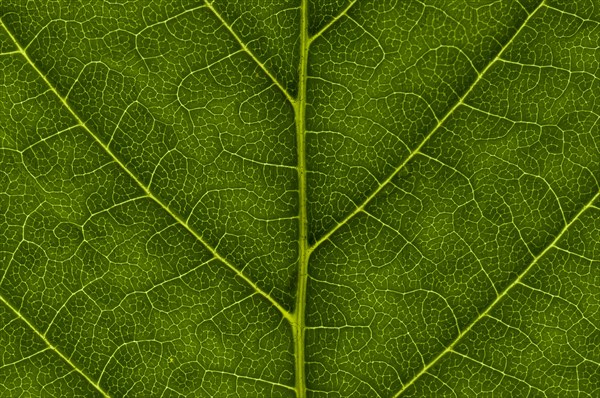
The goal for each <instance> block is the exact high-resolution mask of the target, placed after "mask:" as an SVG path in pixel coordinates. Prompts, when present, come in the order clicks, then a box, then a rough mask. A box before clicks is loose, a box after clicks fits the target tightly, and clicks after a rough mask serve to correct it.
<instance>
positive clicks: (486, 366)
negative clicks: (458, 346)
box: [452, 351, 546, 395]
mask: <svg viewBox="0 0 600 398" xmlns="http://www.w3.org/2000/svg"><path fill="white" fill-rule="evenodd" d="M452 353H453V354H456V355H458V356H460V357H463V358H465V359H466V360H468V361H471V362H474V363H476V364H478V365H480V366H483V367H484V368H488V369H490V370H493V371H494V372H498V373H500V374H501V375H503V376H505V377H508V378H509V379H513V380H517V381H520V382H521V383H524V384H527V385H528V386H529V387H531V388H532V389H534V390H537V391H539V392H541V393H542V394H544V395H546V394H545V392H544V391H543V390H541V389H539V388H538V387H535V386H533V385H531V384H529V382H527V381H525V380H523V379H520V378H518V377H517V376H513V375H511V374H509V373H506V372H505V371H503V370H500V369H496V368H495V367H493V366H490V365H488V364H487V363H485V362H481V361H478V360H476V359H475V358H471V357H470V356H468V355H465V354H463V353H460V352H457V351H452Z"/></svg>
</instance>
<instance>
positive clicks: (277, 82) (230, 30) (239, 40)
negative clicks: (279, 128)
mask: <svg viewBox="0 0 600 398" xmlns="http://www.w3.org/2000/svg"><path fill="white" fill-rule="evenodd" d="M205 3H206V6H207V7H208V8H209V9H210V10H211V11H212V13H213V14H214V15H215V16H216V17H217V18H218V19H219V21H221V24H222V25H223V26H224V27H225V28H226V29H227V30H228V31H229V33H231V35H232V36H233V37H234V38H235V40H236V41H237V42H238V44H239V45H240V46H241V47H242V49H243V50H244V51H245V52H246V53H247V54H248V55H250V58H252V59H253V60H254V62H256V64H257V65H258V66H259V67H260V68H261V69H262V71H263V72H264V73H265V74H266V75H267V76H269V79H271V81H272V82H273V84H275V85H276V86H277V88H279V90H281V92H282V93H283V95H285V98H287V100H288V101H289V102H290V103H291V104H293V103H294V102H295V100H294V98H293V97H292V96H291V95H290V93H289V92H288V91H287V90H286V89H285V87H283V85H282V84H281V83H280V82H279V80H277V78H276V77H275V76H274V75H273V74H272V73H271V72H270V71H269V69H267V67H266V66H265V65H264V64H263V63H262V62H261V61H260V60H259V59H258V57H257V56H256V55H254V53H253V52H252V51H250V49H249V48H248V46H246V44H245V43H244V42H243V41H242V39H241V38H240V37H239V36H238V35H237V33H235V31H234V30H233V28H232V27H231V26H230V25H229V24H228V23H227V21H225V19H223V17H222V16H221V14H219V12H218V11H217V10H216V9H215V7H213V5H212V3H211V2H209V1H207V0H205Z"/></svg>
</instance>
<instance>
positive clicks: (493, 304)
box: [394, 191, 600, 398]
mask: <svg viewBox="0 0 600 398" xmlns="http://www.w3.org/2000/svg"><path fill="white" fill-rule="evenodd" d="M598 198H600V191H598V192H597V193H596V195H594V197H592V199H590V200H589V201H588V202H587V203H586V204H585V206H583V207H582V208H581V210H579V212H578V213H577V214H576V215H575V216H574V217H573V218H572V219H571V221H569V223H568V224H566V225H565V226H564V227H563V229H562V230H561V231H560V232H559V234H558V235H557V236H556V238H554V240H553V241H552V242H551V243H550V244H549V245H548V246H546V248H545V249H544V250H543V251H542V252H541V253H540V254H538V255H537V256H535V257H534V258H533V260H531V263H529V265H528V266H527V268H525V269H524V270H523V272H521V273H520V274H519V276H518V277H517V278H515V280H514V281H513V282H512V283H511V284H510V285H508V286H507V287H506V288H505V289H504V290H503V291H502V292H500V294H498V295H497V296H496V299H495V300H494V301H492V302H491V303H490V304H489V305H488V306H487V307H486V308H485V309H484V310H483V312H481V313H480V314H479V316H477V318H475V319H474V320H473V321H472V322H471V323H469V324H468V325H467V327H465V328H464V329H463V330H462V331H461V332H460V333H459V334H458V335H457V336H456V338H454V340H452V343H450V345H448V346H447V347H446V349H444V350H443V351H442V352H440V353H439V354H438V355H436V356H435V357H434V358H433V359H432V360H431V361H429V363H428V364H427V365H426V366H425V367H423V368H422V369H421V371H420V372H419V373H417V374H416V375H415V376H413V377H412V379H410V380H409V381H408V382H407V383H405V384H404V386H403V387H402V389H401V390H400V391H398V392H397V393H396V394H395V395H394V398H398V397H400V396H401V395H402V393H403V392H404V391H406V390H407V389H408V388H409V387H410V386H411V385H413V384H414V383H415V382H416V381H417V380H418V379H419V378H420V377H421V376H423V375H424V374H425V373H427V371H428V370H429V369H431V368H432V367H433V366H434V365H435V364H436V363H437V362H438V361H439V360H440V359H441V358H442V357H443V356H445V355H446V354H447V353H449V352H454V347H455V346H456V344H458V342H459V341H460V340H461V339H462V338H463V337H464V336H465V335H466V334H467V333H469V331H470V330H471V329H473V327H474V326H475V325H477V324H478V323H479V321H481V320H482V319H483V318H485V317H486V316H487V315H488V314H489V313H490V312H491V311H492V310H493V309H494V307H496V305H497V304H498V303H499V302H500V301H501V300H502V298H504V297H506V295H507V294H508V293H509V292H510V291H511V290H512V289H513V288H514V287H515V286H516V285H518V284H520V283H522V281H523V278H525V276H527V274H528V273H529V271H531V269H532V268H533V267H534V266H535V265H536V264H537V263H538V261H539V260H540V259H541V258H542V257H544V256H545V255H546V253H548V252H549V251H550V250H551V249H552V248H554V247H556V245H557V243H558V242H559V241H560V239H561V238H562V237H563V235H564V234H565V233H566V232H567V231H568V230H569V228H570V227H571V225H573V224H574V223H575V222H576V221H577V220H578V219H579V217H581V215H582V214H583V213H585V211H586V210H588V209H590V208H592V207H593V206H592V205H593V203H594V202H595V201H596V200H597V199H598Z"/></svg>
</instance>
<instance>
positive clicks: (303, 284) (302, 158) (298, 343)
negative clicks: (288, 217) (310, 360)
mask: <svg viewBox="0 0 600 398" xmlns="http://www.w3.org/2000/svg"><path fill="white" fill-rule="evenodd" d="M300 7H301V11H300V12H301V14H300V67H299V71H298V73H299V78H298V100H297V101H296V102H295V103H294V113H295V117H296V149H297V157H298V199H299V202H300V203H299V214H298V217H299V220H298V223H299V227H298V228H299V230H298V232H299V234H298V250H299V258H298V285H297V291H296V306H295V309H294V321H293V322H292V331H293V335H294V347H295V350H294V356H295V361H294V362H295V370H296V397H297V398H305V397H306V376H305V366H306V365H305V360H304V340H305V338H304V336H305V327H306V323H305V316H306V315H305V312H306V293H307V285H308V259H309V256H310V252H309V249H308V212H307V189H306V184H307V182H306V83H307V80H308V48H309V45H310V42H309V39H308V0H302V4H301V6H300Z"/></svg>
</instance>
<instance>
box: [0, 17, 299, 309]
mask: <svg viewBox="0 0 600 398" xmlns="http://www.w3.org/2000/svg"><path fill="white" fill-rule="evenodd" d="M0 23H1V24H2V26H3V27H4V30H6V32H7V33H8V35H9V37H10V38H11V40H12V41H13V42H14V43H15V45H16V46H17V49H18V52H19V53H20V54H21V55H22V56H23V57H24V58H25V60H26V61H27V62H28V63H29V64H30V65H31V67H32V68H33V69H34V70H35V71H36V72H37V73H38V75H39V76H40V78H41V79H42V80H43V81H44V82H45V83H46V85H47V86H48V87H49V88H50V90H51V91H52V92H53V93H54V94H55V95H56V97H57V98H58V99H59V100H60V101H61V103H62V104H63V106H64V107H65V108H66V109H67V110H68V111H69V113H71V115H73V117H74V118H75V120H76V121H77V124H78V125H79V126H81V127H82V128H83V129H84V130H85V131H86V132H87V133H88V134H90V136H91V137H92V138H93V139H94V140H95V141H96V142H97V143H98V144H99V145H100V146H101V147H102V149H104V151H105V152H106V153H107V154H108V155H110V156H111V158H112V159H113V160H114V161H115V163H117V164H118V165H119V167H120V168H121V169H123V171H125V172H126V173H127V174H128V175H129V176H130V177H131V178H132V179H133V180H134V181H135V182H136V183H137V185H138V186H139V187H140V188H141V189H142V190H143V191H144V193H145V194H146V196H148V197H149V198H151V199H152V200H154V201H155V202H156V203H157V204H158V205H159V206H160V207H161V208H162V209H163V210H164V211H166V212H167V213H168V214H169V215H170V216H171V217H172V218H173V219H175V220H176V221H177V222H178V223H179V224H181V225H182V226H183V227H184V228H185V229H186V230H187V231H188V232H189V233H191V234H192V235H193V236H194V237H195V238H196V239H197V240H198V241H199V242H200V243H202V245H204V246H205V247H206V248H207V249H208V250H209V251H210V252H211V254H212V255H213V256H214V258H216V259H217V260H219V261H220V262H222V263H223V264H225V265H226V266H227V267H228V268H230V269H231V270H232V271H233V272H234V273H235V274H236V275H237V276H238V277H239V278H241V279H242V280H244V281H245V282H246V283H247V284H248V285H249V286H251V287H252V288H253V289H254V290H255V291H256V292H257V293H259V294H260V295H261V296H263V297H264V298H265V299H267V301H269V302H270V303H271V304H272V305H273V306H274V307H275V308H277V309H278V310H279V312H281V314H282V315H283V316H284V318H286V319H287V320H289V321H291V320H292V315H291V314H290V313H289V312H288V311H287V310H286V309H285V308H283V306H282V305H281V304H279V302H277V301H276V300H275V299H274V298H273V297H271V295H269V294H268V293H267V292H265V291H264V290H262V289H261V288H260V287H258V286H257V285H256V284H255V283H254V282H253V281H252V280H251V279H250V278H248V277H247V276H246V275H245V274H244V273H243V272H242V271H240V270H239V269H238V268H237V267H235V266H234V265H233V264H232V263H230V262H229V261H228V260H227V259H225V258H224V257H222V256H221V255H220V254H219V253H218V252H217V251H216V250H215V249H214V248H213V247H212V246H210V245H209V244H208V243H207V242H206V241H205V240H204V238H202V236H200V235H199V234H198V233H197V232H196V231H194V229H192V228H191V227H190V226H189V224H188V223H187V222H186V221H184V220H183V219H182V218H181V217H180V216H178V215H177V214H176V213H174V212H173V211H172V210H171V209H170V208H169V207H168V206H167V205H166V204H165V203H164V202H163V201H162V200H161V199H159V198H158V197H157V196H155V195H154V194H153V193H152V192H151V191H150V189H149V187H148V186H146V185H144V183H142V182H141V181H140V180H139V179H138V178H137V176H136V175H135V174H134V173H133V172H132V171H131V170H129V168H127V166H125V164H124V163H123V162H122V161H121V160H120V159H119V158H118V157H117V156H116V154H115V153H114V152H113V151H112V150H111V149H110V148H109V147H108V146H106V144H105V143H104V142H102V140H100V138H99V137H98V136H97V135H96V134H94V133H93V132H92V130H90V128H88V127H87V125H86V124H85V123H84V122H83V120H81V118H80V117H79V116H78V115H77V113H76V112H75V110H74V109H73V108H71V106H70V105H69V103H68V102H67V100H66V99H65V98H64V97H62V96H61V95H60V93H59V92H58V91H57V90H56V88H55V87H54V86H53V85H52V83H50V81H49V80H48V79H47V78H46V76H45V75H44V74H43V73H42V71H41V70H40V69H39V68H38V67H37V66H36V65H35V63H34V62H33V61H32V60H31V58H29V55H28V54H27V53H26V52H25V50H23V48H22V47H21V45H20V44H19V42H18V41H17V40H16V38H15V36H14V35H13V34H12V32H11V31H10V30H9V29H8V27H7V26H6V25H5V24H4V23H3V22H1V21H0Z"/></svg>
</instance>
